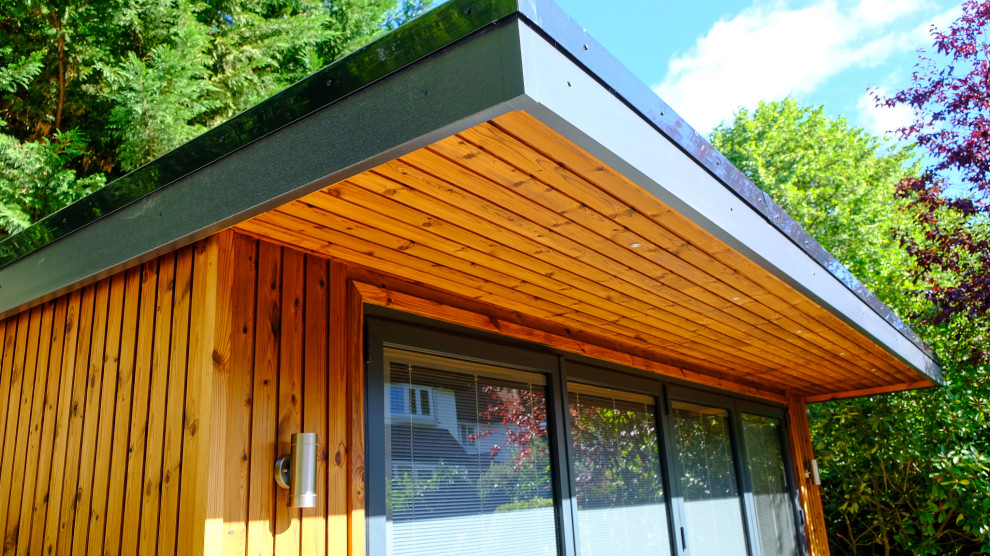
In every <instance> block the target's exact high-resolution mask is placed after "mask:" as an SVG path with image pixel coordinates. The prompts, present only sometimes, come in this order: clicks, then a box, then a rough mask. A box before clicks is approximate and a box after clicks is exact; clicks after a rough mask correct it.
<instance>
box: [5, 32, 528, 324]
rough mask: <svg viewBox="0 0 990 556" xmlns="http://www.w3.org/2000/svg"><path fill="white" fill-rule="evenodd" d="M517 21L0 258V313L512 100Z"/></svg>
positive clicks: (271, 204)
mask: <svg viewBox="0 0 990 556" xmlns="http://www.w3.org/2000/svg"><path fill="white" fill-rule="evenodd" d="M519 26H520V24H519V23H518V20H517V19H515V20H506V21H503V22H502V23H501V24H498V25H492V26H489V27H488V28H486V29H485V30H483V31H481V32H478V33H475V34H473V35H471V36H470V37H468V38H466V39H464V40H462V41H461V42H460V43H459V44H458V45H457V47H456V48H448V49H445V50H442V51H441V52H439V53H437V54H434V55H432V56H430V57H428V58H425V59H423V60H421V61H419V62H417V63H415V64H413V65H411V66H409V67H407V68H405V69H403V70H401V71H398V72H396V73H393V74H392V75H390V76H388V77H386V78H384V79H382V80H380V81H377V82H376V83H375V84H374V85H372V86H369V87H365V88H363V89H361V90H360V91H357V92H356V93H354V94H352V95H350V96H348V97H345V98H344V99H341V100H339V101H338V102H336V103H334V104H332V105H331V106H329V107H327V108H324V109H323V110H320V111H318V112H316V113H313V114H311V115H309V116H307V117H306V118H304V119H301V120H297V121H296V122H294V123H292V124H290V125H288V126H286V127H283V128H282V129H280V130H278V131H276V132H274V133H271V134H269V135H267V136H265V137H263V138H261V139H259V140H257V141H255V142H252V143H250V144H248V145H246V146H244V147H242V148H241V149H239V150H237V151H235V152H233V153H231V154H229V155H227V156H224V157H222V158H219V159H218V160H215V161H213V162H212V163H210V164H208V165H206V166H204V167H202V168H200V169H198V170H196V171H195V172H193V173H191V174H188V175H187V176H185V177H183V178H182V179H180V180H178V181H176V182H173V183H171V184H169V185H167V186H165V187H162V188H160V189H158V190H157V191H155V192H154V193H152V194H150V195H147V196H146V197H144V198H141V199H140V200H138V201H136V202H133V203H131V204H130V205H127V206H126V207H124V208H122V209H120V210H117V211H115V212H113V213H111V214H109V215H107V216H104V217H102V218H99V219H97V220H95V221H94V222H91V223H89V224H88V225H86V226H84V227H82V228H80V229H78V230H76V231H75V232H72V233H70V234H68V235H66V236H64V237H62V238H60V239H58V240H56V241H54V242H51V243H49V244H47V245H45V246H44V247H42V248H41V249H38V250H36V251H34V252H32V253H30V254H28V255H26V256H24V257H21V258H20V259H18V260H16V261H14V262H13V263H11V264H9V265H7V266H5V267H3V268H0V317H3V316H7V315H10V314H12V313H14V312H16V311H20V310H22V309H23V308H26V307H29V306H33V305H36V304H38V303H41V302H43V301H45V300H47V299H50V298H52V297H55V296H57V295H60V294H61V293H64V292H66V291H69V290H70V289H74V288H77V287H79V286H80V285H82V284H86V283H91V282H93V281H95V280H98V279H100V278H102V277H105V276H108V275H110V274H113V273H115V272H118V271H119V270H121V269H123V268H126V267H129V266H133V265H135V264H137V263H139V262H141V261H144V260H148V259H150V258H152V257H155V256H157V255H159V254H162V253H165V252H168V251H171V250H173V249H175V248H176V247H179V246H182V245H187V244H189V243H191V242H193V241H196V240H198V239H201V238H203V237H206V236H208V235H210V234H212V233H215V232H216V231H219V230H222V229H223V228H226V227H228V226H230V225H233V224H236V223H238V222H240V221H242V220H244V219H247V218H250V217H252V216H255V215H257V214H261V213H263V212H265V211H267V210H270V209H272V208H275V207H277V206H279V205H280V204H283V203H285V202H287V201H289V200H292V199H295V198H298V197H301V196H303V195H305V194H307V193H310V192H312V191H315V190H318V189H320V188H322V187H325V186H327V185H330V184H332V183H334V182H336V181H339V180H340V179H343V178H344V177H348V176H351V175H354V174H357V173H359V172H361V171H363V170H366V169H368V168H371V167H373V166H376V165H378V164H380V163H382V162H385V161H388V160H391V159H393V158H395V157H397V156H400V155H402V154H406V153H409V152H412V151H413V150H416V149H418V148H420V147H422V146H425V145H428V144H430V143H432V142H435V141H437V140H439V139H441V138H443V137H447V136H450V135H451V134H453V133H456V132H458V131H461V130H463V129H467V128H468V127H471V126H473V125H477V124H479V123H481V122H484V121H486V120H489V119H491V118H493V117H495V116H497V115H499V114H502V113H505V112H506V111H509V110H511V108H510V104H509V102H510V101H511V100H512V99H513V98H515V97H517V96H519V95H520V94H522V92H523V80H522V72H521V65H520V52H519V45H520V42H519Z"/></svg>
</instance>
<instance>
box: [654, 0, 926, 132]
mask: <svg viewBox="0 0 990 556" xmlns="http://www.w3.org/2000/svg"><path fill="white" fill-rule="evenodd" d="M757 2H758V3H757V4H756V5H754V6H751V7H749V8H746V9H745V10H743V11H742V12H740V13H739V14H738V15H736V16H735V17H732V18H731V19H723V20H720V21H718V22H716V23H715V24H714V25H713V26H712V28H711V29H710V30H709V31H708V33H707V34H706V35H705V36H703V37H700V38H699V39H698V40H697V42H696V43H695V44H694V46H693V47H692V48H691V49H690V50H689V51H688V52H686V53H684V54H681V55H678V56H675V57H674V58H672V59H671V60H670V63H669V68H668V72H667V76H666V77H665V78H664V80H663V81H662V82H661V83H659V84H658V85H656V86H655V87H654V90H655V91H656V92H657V93H658V94H659V95H660V96H661V97H662V98H663V99H664V100H665V101H667V102H668V103H669V104H670V106H671V107H672V108H673V109H674V110H676V111H677V112H678V113H679V114H680V115H681V116H682V117H684V119H685V120H687V122H688V123H689V124H691V125H692V126H694V127H695V128H697V129H698V130H699V131H701V132H703V133H704V132H707V131H709V130H710V129H712V128H713V127H714V126H715V125H717V124H718V123H720V122H722V121H724V120H726V119H728V118H730V117H731V116H732V113H733V112H734V111H735V110H736V109H737V108H739V107H740V106H747V107H753V106H755V105H756V104H757V103H758V102H759V101H760V100H776V99H780V98H783V97H785V96H789V95H790V96H800V95H803V94H807V93H810V92H812V91H814V90H815V89H816V88H817V87H819V86H820V85H821V84H822V83H824V82H825V81H826V80H827V79H828V78H830V77H832V76H834V75H835V74H837V73H839V72H841V71H842V70H845V69H848V68H853V67H875V66H877V65H879V64H882V63H883V62H884V61H885V60H887V59H888V58H889V57H890V56H891V55H893V54H895V53H897V52H904V51H911V50H914V49H916V48H918V47H920V46H923V45H924V44H925V41H926V40H927V37H926V36H922V35H921V34H920V33H918V27H917V26H916V25H917V22H916V21H913V22H910V23H909V24H908V25H907V27H905V25H903V23H902V20H903V19H904V18H905V16H908V15H911V14H915V13H917V12H918V11H919V10H921V9H922V8H923V7H924V0H856V2H854V3H853V4H852V5H850V4H849V3H848V2H845V3H843V4H842V5H840V4H838V3H837V2H836V0H813V3H812V4H810V5H807V6H804V7H801V8H791V7H789V6H788V5H787V4H786V2H775V3H773V4H766V3H759V2H760V0H757ZM925 28H926V29H927V25H926V26H925Z"/></svg>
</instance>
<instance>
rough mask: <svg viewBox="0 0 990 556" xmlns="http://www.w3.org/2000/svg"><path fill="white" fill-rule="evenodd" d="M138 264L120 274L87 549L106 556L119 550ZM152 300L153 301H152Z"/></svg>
mask: <svg viewBox="0 0 990 556" xmlns="http://www.w3.org/2000/svg"><path fill="white" fill-rule="evenodd" d="M141 276H142V272H141V269H140V268H133V269H130V270H128V271H127V272H126V274H125V277H124V282H125V285H124V316H123V323H124V326H123V330H122V333H121V341H120V362H119V364H118V365H117V399H116V401H115V403H114V420H113V440H112V442H111V448H110V454H111V457H110V466H109V469H108V472H109V475H108V481H109V482H108V484H107V504H106V517H105V519H104V524H103V525H104V526H103V535H102V539H103V540H100V539H99V538H96V537H94V535H92V534H91V535H90V538H91V539H94V541H93V542H90V552H91V553H94V554H95V553H97V552H99V551H102V553H103V554H106V555H108V556H110V555H116V554H118V553H119V550H120V535H121V523H122V522H123V518H124V492H125V488H126V486H125V485H126V478H127V465H128V460H129V458H128V455H129V454H130V453H131V452H130V451H129V450H128V441H129V440H130V426H131V422H130V418H131V404H132V401H133V398H134V394H135V390H134V386H135V376H134V371H135V356H136V351H137V340H138V329H139V327H140V324H139V323H140V320H139V316H140V314H141V313H140V310H141V302H142V296H141ZM152 304H153V301H152Z"/></svg>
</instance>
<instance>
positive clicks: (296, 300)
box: [275, 249, 306, 556]
mask: <svg viewBox="0 0 990 556" xmlns="http://www.w3.org/2000/svg"><path fill="white" fill-rule="evenodd" d="M305 272H306V269H305V256H304V255H303V254H302V253H300V252H299V251H295V250H291V249H283V250H282V291H281V296H282V302H281V308H282V314H281V324H280V326H279V328H280V330H281V333H280V335H279V344H280V345H279V353H280V355H281V356H280V358H279V365H278V422H277V440H276V442H277V444H276V445H277V449H276V456H282V455H285V454H288V453H290V446H291V440H292V435H293V434H294V433H297V432H302V409H303V372H302V371H303V335H304V326H305V325H304V322H303V314H304V311H305V308H306V305H305V302H306V300H305V284H306V274H305ZM288 496H289V491H288V490H286V489H283V488H279V489H276V496H275V554H276V556H283V555H285V556H290V555H294V554H299V550H300V547H301V538H300V530H299V528H300V518H301V515H300V511H301V510H299V509H298V508H289V507H288V504H287V501H288Z"/></svg>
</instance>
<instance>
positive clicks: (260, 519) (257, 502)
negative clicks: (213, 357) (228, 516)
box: [247, 242, 282, 556]
mask: <svg viewBox="0 0 990 556" xmlns="http://www.w3.org/2000/svg"><path fill="white" fill-rule="evenodd" d="M281 289H282V249H281V248H280V247H278V246H275V245H272V244H270V243H265V242H262V243H261V244H260V246H259V249H258V294H257V295H258V298H257V302H256V307H257V308H256V314H255V331H256V332H255V345H254V346H253V347H254V393H253V395H252V400H253V406H252V408H251V409H252V411H251V471H250V473H251V474H250V481H249V484H250V485H251V487H250V492H249V500H248V538H247V553H248V554H249V555H251V556H253V555H256V554H273V553H274V551H275V488H276V486H275V481H274V480H273V479H272V469H274V467H275V448H276V443H277V440H278V436H277V432H278V430H277V429H278V361H279V346H280V345H281V342H280V336H281V329H282V322H281V317H282V309H281V302H282V299H281Z"/></svg>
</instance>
